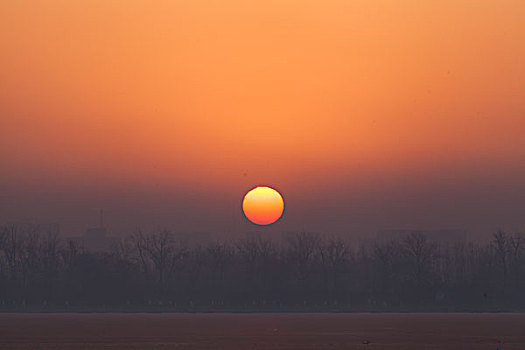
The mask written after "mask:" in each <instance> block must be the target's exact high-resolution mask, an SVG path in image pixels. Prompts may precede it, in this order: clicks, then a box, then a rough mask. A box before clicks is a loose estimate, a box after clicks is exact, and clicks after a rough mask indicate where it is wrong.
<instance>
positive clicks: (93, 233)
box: [70, 210, 116, 252]
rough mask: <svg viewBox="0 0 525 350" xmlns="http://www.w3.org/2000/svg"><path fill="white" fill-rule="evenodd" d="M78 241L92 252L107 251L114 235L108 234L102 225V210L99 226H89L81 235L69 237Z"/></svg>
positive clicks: (111, 244) (112, 242) (113, 240)
mask: <svg viewBox="0 0 525 350" xmlns="http://www.w3.org/2000/svg"><path fill="white" fill-rule="evenodd" d="M70 240H72V241H74V242H77V243H79V244H80V245H81V246H82V247H83V248H84V249H86V250H88V251H92V252H107V251H109V250H110V249H111V247H112V246H113V244H114V243H115V242H116V237H111V236H109V235H108V230H107V228H106V227H104V212H103V211H102V210H101V211H100V225H99V227H90V228H88V229H87V230H86V232H84V234H83V235H82V236H81V237H75V238H70Z"/></svg>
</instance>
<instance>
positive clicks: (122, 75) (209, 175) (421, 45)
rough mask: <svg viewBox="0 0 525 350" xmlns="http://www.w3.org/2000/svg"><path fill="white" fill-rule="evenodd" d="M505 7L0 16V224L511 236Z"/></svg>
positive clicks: (512, 146) (519, 193)
mask: <svg viewBox="0 0 525 350" xmlns="http://www.w3.org/2000/svg"><path fill="white" fill-rule="evenodd" d="M524 18H525V2H524V1H523V0H499V1H493V0H490V1H489V0H472V1H468V0H440V1H421V0H417V1H416V0H414V1H409V0H395V1H394V0H391V1H390V0H377V1H369V0H352V1H349V0H344V1H343V0H323V1H320V0H316V1H305V0H301V1H298V0H273V1H272V0H265V1H245V0H238V1H233V0H217V1H212V0H210V1H201V0H187V1H175V0H173V1H136V0H126V1H107V0H104V1H95V0H89V1H81V0H78V1H69V0H64V1H24V0H17V1H8V0H2V1H0V164H1V171H0V180H1V182H0V222H5V221H9V220H26V219H34V220H37V221H40V222H50V221H52V222H55V221H58V222H60V223H61V224H62V227H63V232H64V234H67V233H68V232H71V233H74V234H78V233H80V232H82V231H83V230H84V229H85V228H86V227H87V226H91V225H93V224H95V223H96V220H97V212H98V209H99V208H104V209H105V211H106V213H107V222H108V225H110V226H111V227H112V228H113V229H114V231H115V232H125V231H127V230H130V229H131V228H133V227H134V226H136V225H154V224H158V225H163V226H171V227H174V228H176V229H180V230H208V231H213V232H218V233H224V232H230V231H232V230H239V231H243V230H250V229H252V227H251V226H250V225H249V224H248V223H246V222H244V221H243V220H244V219H243V217H242V215H241V214H240V202H241V199H242V195H243V194H244V193H245V192H246V191H247V190H249V189H250V188H252V187H254V186H256V185H259V184H268V185H271V186H273V187H275V188H277V189H279V190H280V191H281V192H282V194H283V196H284V197H285V200H286V216H285V217H284V219H283V220H281V221H279V223H277V224H276V226H274V228H273V229H274V230H312V231H323V232H328V231H330V232H338V233H344V232H348V233H369V232H375V231H376V230H377V229H380V228H429V227H430V228H465V229H469V230H470V231H472V232H489V231H490V230H493V229H495V228H498V227H503V228H509V229H513V230H514V229H525V21H524V20H523V19H524Z"/></svg>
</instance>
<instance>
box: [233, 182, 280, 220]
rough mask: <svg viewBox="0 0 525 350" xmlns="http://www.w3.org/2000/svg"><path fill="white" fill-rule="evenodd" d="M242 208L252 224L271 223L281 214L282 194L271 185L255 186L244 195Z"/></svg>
mask: <svg viewBox="0 0 525 350" xmlns="http://www.w3.org/2000/svg"><path fill="white" fill-rule="evenodd" d="M242 210H243V212H244V215H245V216H246V218H247V219H248V220H250V221H251V222H253V223H254V224H257V225H270V224H273V223H274V222H276V221H277V220H279V218H280V217H281V216H282V215H283V211H284V200H283V196H281V194H280V193H279V192H278V191H277V190H275V189H273V188H271V187H268V186H257V187H255V188H254V189H251V190H250V191H248V193H246V194H245V195H244V199H243V201H242Z"/></svg>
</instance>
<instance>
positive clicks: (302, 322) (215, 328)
mask: <svg viewBox="0 0 525 350" xmlns="http://www.w3.org/2000/svg"><path fill="white" fill-rule="evenodd" d="M366 342H369V343H368V344H365V343H366ZM498 346H500V348H501V349H502V350H510V349H515V350H518V349H525V314H0V348H3V349H192V350H197V349H210V350H214V349H217V350H219V349H220V350H226V349H228V350H236V349H239V350H249V349H258V350H261V349H265V350H284V349H286V350H289V349H294V350H296V349H334V350H335V349H369V350H373V349H402V350H412V349H413V350H416V349H418V350H420V349H442V350H448V349H450V350H453V349H454V350H456V349H462V350H464V349H476V350H485V349H487V350H489V349H490V350H496V349H497V347H498Z"/></svg>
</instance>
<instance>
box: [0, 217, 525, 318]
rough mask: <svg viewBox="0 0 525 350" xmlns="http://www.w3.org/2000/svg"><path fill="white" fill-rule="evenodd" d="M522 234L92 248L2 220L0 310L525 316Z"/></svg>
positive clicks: (299, 237)
mask: <svg viewBox="0 0 525 350" xmlns="http://www.w3.org/2000/svg"><path fill="white" fill-rule="evenodd" d="M524 253H525V235H524V234H521V233H512V234H511V233H508V232H504V231H498V232H496V233H494V234H493V235H492V238H491V240H490V242H486V243H476V242H449V243H446V242H445V243H436V242H433V241H431V240H430V239H429V238H428V237H427V236H425V234H424V233H421V232H412V233H410V234H407V235H406V236H404V237H399V238H397V239H391V240H385V239H376V240H375V241H371V242H368V243H366V244H355V243H354V244H353V243H352V241H351V240H346V239H344V238H341V237H332V236H325V235H321V234H314V233H308V232H302V233H296V234H290V235H288V236H287V237H286V238H285V239H282V240H275V239H270V238H268V237H265V236H254V237H247V238H243V239H238V240H232V241H214V242H209V243H207V244H189V243H188V242H187V241H185V240H182V239H179V238H178V236H177V235H176V234H174V233H173V232H172V231H170V230H156V231H154V232H144V231H141V230H137V231H135V232H133V233H132V234H130V235H128V236H126V237H124V238H121V239H119V240H118V241H117V242H115V244H114V246H113V247H112V248H111V250H110V251H107V252H92V251H88V250H86V249H84V248H83V247H82V246H81V245H80V244H78V243H75V242H74V241H71V240H66V239H63V238H61V237H60V236H59V234H58V232H57V231H56V230H55V231H54V230H51V229H48V230H42V229H41V228H39V227H38V226H31V225H29V226H28V225H26V226H20V225H4V226H2V227H0V310H4V311H9V310H12V311H13V310H14V311H16V310H29V311H31V310H34V311H68V310H71V311H517V310H520V311H525V283H524V277H525V276H524V275H525V254H524Z"/></svg>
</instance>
